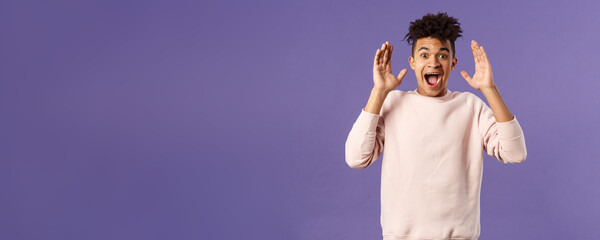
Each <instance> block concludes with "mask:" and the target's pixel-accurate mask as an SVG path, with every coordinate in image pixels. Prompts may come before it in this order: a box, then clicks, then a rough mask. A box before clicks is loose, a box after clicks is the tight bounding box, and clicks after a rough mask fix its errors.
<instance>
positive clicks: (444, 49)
mask: <svg viewBox="0 0 600 240" xmlns="http://www.w3.org/2000/svg"><path fill="white" fill-rule="evenodd" d="M421 50H429V48H426V47H421V48H419V51H421ZM419 51H417V52H419ZM441 51H446V52H450V50H449V49H448V48H447V47H443V48H440V52H441Z"/></svg>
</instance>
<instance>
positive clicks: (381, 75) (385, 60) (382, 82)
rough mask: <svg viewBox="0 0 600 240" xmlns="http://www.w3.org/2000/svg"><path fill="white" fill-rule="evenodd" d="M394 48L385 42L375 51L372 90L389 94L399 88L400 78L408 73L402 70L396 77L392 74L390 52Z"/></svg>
mask: <svg viewBox="0 0 600 240" xmlns="http://www.w3.org/2000/svg"><path fill="white" fill-rule="evenodd" d="M393 50H394V46H392V45H390V43H389V42H387V41H386V42H385V43H384V44H382V45H381V48H380V49H377V52H376V53H375V59H374V61H373V83H374V84H375V85H374V86H373V89H376V90H379V91H383V92H390V91H392V90H394V89H396V88H397V87H398V86H400V83H402V78H404V75H406V73H407V72H408V70H407V69H406V68H405V69H402V70H401V71H400V73H399V74H398V77H396V76H394V74H392V66H391V63H392V51H393Z"/></svg>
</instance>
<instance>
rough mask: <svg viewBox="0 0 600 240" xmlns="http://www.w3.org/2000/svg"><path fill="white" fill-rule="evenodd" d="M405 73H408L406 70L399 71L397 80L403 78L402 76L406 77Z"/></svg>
mask: <svg viewBox="0 0 600 240" xmlns="http://www.w3.org/2000/svg"><path fill="white" fill-rule="evenodd" d="M407 72H408V70H407V69H406V68H405V69H402V70H400V73H398V80H402V79H403V78H404V75H406V73H407Z"/></svg>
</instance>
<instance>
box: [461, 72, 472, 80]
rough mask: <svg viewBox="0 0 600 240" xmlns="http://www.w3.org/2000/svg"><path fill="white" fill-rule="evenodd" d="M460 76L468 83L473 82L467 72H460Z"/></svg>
mask: <svg viewBox="0 0 600 240" xmlns="http://www.w3.org/2000/svg"><path fill="white" fill-rule="evenodd" d="M460 75H462V77H463V78H464V79H465V80H467V82H471V77H470V76H469V74H468V73H467V72H466V71H465V70H462V71H460Z"/></svg>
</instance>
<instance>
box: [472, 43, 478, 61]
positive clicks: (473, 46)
mask: <svg viewBox="0 0 600 240" xmlns="http://www.w3.org/2000/svg"><path fill="white" fill-rule="evenodd" d="M471 51H473V61H475V63H477V50H476V48H475V40H473V41H471Z"/></svg>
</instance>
